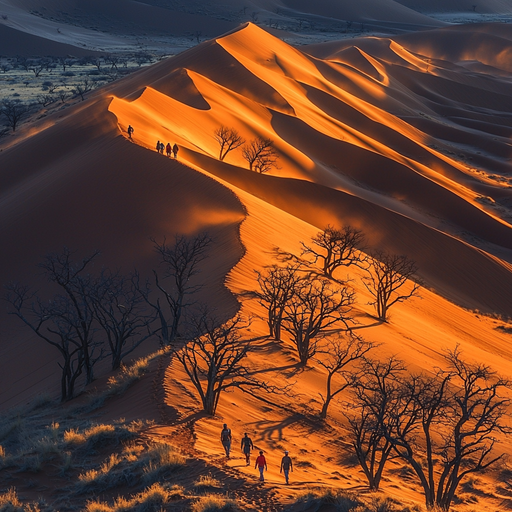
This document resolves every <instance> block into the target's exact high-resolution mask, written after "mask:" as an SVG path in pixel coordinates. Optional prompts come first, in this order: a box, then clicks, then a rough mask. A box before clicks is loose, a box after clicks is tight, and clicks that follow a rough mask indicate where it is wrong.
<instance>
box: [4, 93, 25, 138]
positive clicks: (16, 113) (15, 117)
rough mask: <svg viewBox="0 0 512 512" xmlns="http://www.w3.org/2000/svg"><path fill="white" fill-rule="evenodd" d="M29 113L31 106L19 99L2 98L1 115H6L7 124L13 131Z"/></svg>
mask: <svg viewBox="0 0 512 512" xmlns="http://www.w3.org/2000/svg"><path fill="white" fill-rule="evenodd" d="M29 113H30V106H29V105H26V104H25V103H22V102H21V101H19V100H2V102H1V103H0V116H3V117H4V119H5V121H6V123H5V125H6V126H8V127H9V128H11V130H12V131H13V133H14V132H15V131H16V128H17V127H18V125H19V124H20V122H21V121H22V120H23V119H24V118H25V117H26V116H27V115H28V114H29Z"/></svg>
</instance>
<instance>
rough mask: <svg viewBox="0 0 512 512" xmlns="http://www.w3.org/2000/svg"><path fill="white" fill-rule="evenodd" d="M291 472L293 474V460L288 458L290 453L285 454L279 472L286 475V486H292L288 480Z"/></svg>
mask: <svg viewBox="0 0 512 512" xmlns="http://www.w3.org/2000/svg"><path fill="white" fill-rule="evenodd" d="M290 470H291V472H292V473H293V463H292V459H291V458H290V457H289V456H288V452H284V457H283V458H282V459H281V469H280V470H279V472H280V473H284V479H285V480H286V485H289V484H290V481H289V479H288V477H289V474H290Z"/></svg>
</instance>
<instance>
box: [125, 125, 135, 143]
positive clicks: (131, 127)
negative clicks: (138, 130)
mask: <svg viewBox="0 0 512 512" xmlns="http://www.w3.org/2000/svg"><path fill="white" fill-rule="evenodd" d="M126 131H127V132H128V138H129V139H131V138H132V133H133V132H134V131H135V130H134V129H133V126H132V125H131V124H129V125H128V129H127V130H126Z"/></svg>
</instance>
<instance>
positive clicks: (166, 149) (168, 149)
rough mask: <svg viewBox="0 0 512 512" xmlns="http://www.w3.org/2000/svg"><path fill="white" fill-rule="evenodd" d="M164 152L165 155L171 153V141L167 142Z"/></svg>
mask: <svg viewBox="0 0 512 512" xmlns="http://www.w3.org/2000/svg"><path fill="white" fill-rule="evenodd" d="M165 152H166V153H167V156H168V157H170V156H171V153H172V148H171V143H170V142H168V143H167V146H165Z"/></svg>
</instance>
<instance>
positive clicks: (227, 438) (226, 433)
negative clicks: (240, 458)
mask: <svg viewBox="0 0 512 512" xmlns="http://www.w3.org/2000/svg"><path fill="white" fill-rule="evenodd" d="M220 442H221V443H222V446H223V447H224V451H225V452H226V457H227V458H228V459H229V452H230V450H231V429H230V428H228V426H227V424H226V423H224V428H223V429H222V431H221V433H220Z"/></svg>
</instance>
